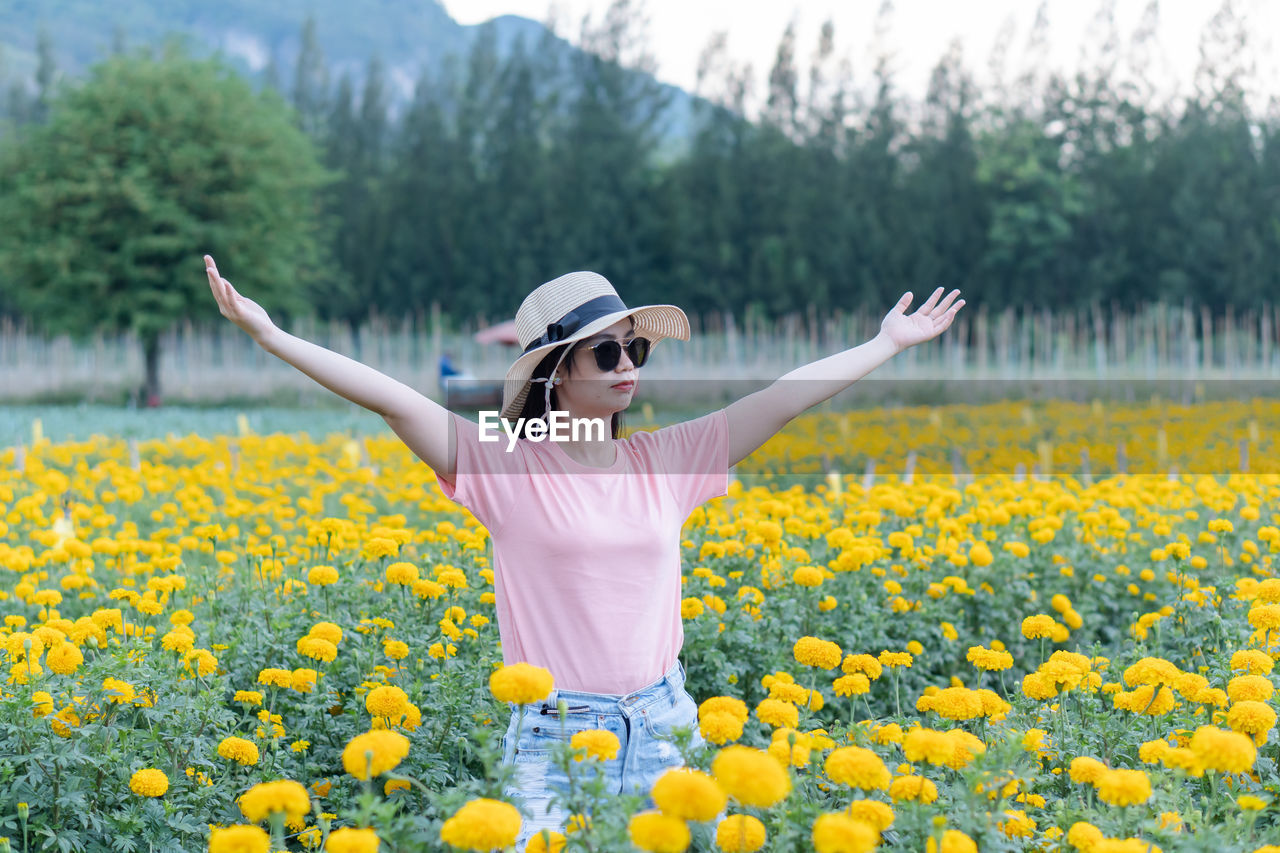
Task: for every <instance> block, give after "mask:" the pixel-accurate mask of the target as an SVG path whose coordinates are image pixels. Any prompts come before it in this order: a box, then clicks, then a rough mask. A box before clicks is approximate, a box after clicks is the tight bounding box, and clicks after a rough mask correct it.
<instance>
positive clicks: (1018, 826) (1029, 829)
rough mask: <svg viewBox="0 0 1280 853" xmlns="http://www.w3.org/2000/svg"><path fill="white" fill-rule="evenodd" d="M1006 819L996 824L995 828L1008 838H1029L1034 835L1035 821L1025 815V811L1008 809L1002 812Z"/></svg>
mask: <svg viewBox="0 0 1280 853" xmlns="http://www.w3.org/2000/svg"><path fill="white" fill-rule="evenodd" d="M1004 816H1005V818H1006V820H1002V821H1000V822H999V823H997V824H996V826H997V828H999V830H1000V831H1001V832H1003V833H1004V834H1005V835H1007V836H1008V837H1010V838H1030V837H1031V836H1033V835H1035V832H1036V822H1035V821H1034V820H1032V819H1031V818H1029V817H1027V813H1026V812H1024V811H1021V810H1018V809H1009V810H1006V811H1005V813H1004Z"/></svg>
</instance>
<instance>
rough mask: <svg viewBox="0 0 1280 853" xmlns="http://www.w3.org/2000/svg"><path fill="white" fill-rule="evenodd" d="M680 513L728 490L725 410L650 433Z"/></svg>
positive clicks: (688, 511)
mask: <svg viewBox="0 0 1280 853" xmlns="http://www.w3.org/2000/svg"><path fill="white" fill-rule="evenodd" d="M651 436H652V438H651V440H652V442H653V447H654V451H655V456H656V457H657V460H658V464H659V465H660V466H661V468H662V470H663V471H664V472H665V473H666V475H667V483H668V484H669V486H670V488H671V492H672V494H673V495H674V496H675V500H676V506H677V507H678V508H679V509H680V513H681V515H682V516H687V515H688V514H689V513H691V512H693V510H694V509H696V508H697V507H698V506H699V505H700V504H702V503H704V502H706V501H709V500H711V499H712V498H719V497H723V496H724V495H726V494H728V493H729V416H728V414H726V413H725V410H724V409H719V410H718V411H714V412H712V413H711V414H709V415H703V416H702V417H700V418H695V419H693V420H691V421H684V422H683V423H678V424H672V425H671V426H668V427H663V428H662V429H659V430H656V431H654V432H653V433H652V434H651Z"/></svg>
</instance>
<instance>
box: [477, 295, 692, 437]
mask: <svg viewBox="0 0 1280 853" xmlns="http://www.w3.org/2000/svg"><path fill="white" fill-rule="evenodd" d="M625 317H630V318H631V320H632V322H633V323H634V324H635V334H636V337H644V338H648V339H649V341H650V343H657V342H658V341H659V340H661V339H662V338H677V339H679V340H682V341H687V340H689V318H688V317H687V316H685V313H684V312H683V311H681V310H680V309H679V308H677V307H676V306H674V305H642V306H641V307H639V308H628V307H627V306H626V305H625V304H624V303H623V301H622V298H621V297H619V296H618V292H617V291H616V290H614V289H613V285H612V284H610V283H609V281H608V280H607V279H606V278H605V277H604V276H602V275H600V274H599V273H594V272H571V273H568V274H566V275H562V276H560V277H559V278H556V279H552V280H551V281H548V282H547V283H546V284H542V285H540V286H539V287H538V289H537V290H535V291H533V293H530V294H529V295H528V296H526V297H525V299H524V302H522V303H520V310H519V311H517V312H516V337H517V338H518V339H519V342H520V347H521V348H522V349H523V350H524V353H523V354H522V355H521V356H520V357H519V358H517V359H516V360H515V363H514V364H512V365H511V367H510V368H509V369H508V370H507V378H506V382H505V383H504V384H503V387H502V417H504V418H514V417H517V416H519V414H520V411H521V410H522V409H523V408H524V401H525V398H526V397H527V396H528V395H529V386H530V377H531V376H532V375H533V371H534V369H535V368H536V367H537V366H538V364H539V362H541V361H542V359H543V358H545V357H546V355H547V353H548V352H550V351H551V350H552V349H554V348H555V347H557V346H561V345H562V344H570V343H573V342H574V341H580V340H582V339H583V338H589V337H591V336H592V335H594V334H596V333H597V332H600V331H603V330H604V329H607V328H609V327H610V326H612V325H613V324H614V323H616V322H618V321H619V320H621V319H623V318H625ZM566 352H567V351H566ZM561 358H562V359H563V356H561ZM556 367H557V368H558V367H559V364H557V365H556ZM552 375H553V376H554V375H555V370H553V371H552ZM533 381H535V382H536V381H539V380H533ZM546 393H547V397H548V399H550V395H551V383H547V385H546Z"/></svg>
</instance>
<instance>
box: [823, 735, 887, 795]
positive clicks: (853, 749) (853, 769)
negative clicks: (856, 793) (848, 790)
mask: <svg viewBox="0 0 1280 853" xmlns="http://www.w3.org/2000/svg"><path fill="white" fill-rule="evenodd" d="M823 771H824V772H825V773H826V774H827V778H828V779H830V780H831V781H833V782H836V783H837V784H840V785H848V786H850V787H852V788H861V789H862V790H864V791H872V790H883V789H885V788H888V787H889V783H890V782H891V781H892V776H891V775H890V774H889V768H888V767H886V766H885V764H884V761H883V760H882V759H881V758H880V756H879V755H876V753H874V752H873V751H871V750H869V749H865V748H863V747H859V746H845V747H840V748H839V749H834V750H832V751H831V754H830V755H828V756H827V759H826V761H825V762H824V763H823Z"/></svg>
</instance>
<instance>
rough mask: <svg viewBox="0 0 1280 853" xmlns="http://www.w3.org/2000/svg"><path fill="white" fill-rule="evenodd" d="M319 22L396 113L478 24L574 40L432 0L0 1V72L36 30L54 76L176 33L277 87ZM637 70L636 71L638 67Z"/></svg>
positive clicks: (18, 74) (342, 62)
mask: <svg viewBox="0 0 1280 853" xmlns="http://www.w3.org/2000/svg"><path fill="white" fill-rule="evenodd" d="M308 15H311V16H314V18H315V21H316V36H317V39H318V41H319V44H320V46H321V48H322V50H323V51H324V55H325V59H326V62H327V64H328V66H329V69H330V79H331V80H337V79H338V78H339V77H340V75H341V74H342V73H343V72H344V71H349V72H350V73H351V74H352V77H353V78H354V79H356V80H357V81H358V80H359V79H361V77H362V75H363V72H364V69H365V66H366V64H367V62H368V60H369V58H370V57H371V56H373V55H374V54H377V55H378V56H379V57H380V58H381V59H382V61H383V63H384V67H385V70H386V74H387V81H388V84H389V85H390V86H391V88H392V91H393V93H394V97H393V104H392V109H393V111H396V112H398V109H399V107H401V106H403V105H404V104H405V103H406V102H407V101H408V99H409V98H410V97H411V96H412V94H413V89H414V86H415V84H416V83H417V81H418V79H419V78H420V77H421V76H422V74H423V72H424V71H427V72H432V73H434V72H438V71H439V70H440V69H441V67H442V66H443V64H444V62H445V61H446V59H447V58H448V57H450V56H454V57H460V56H464V55H465V54H466V53H467V52H468V51H469V50H470V48H471V45H472V44H473V42H474V41H475V39H476V37H477V36H478V34H479V33H480V30H481V27H484V26H492V27H493V28H494V35H495V41H496V43H497V45H498V51H499V55H500V56H505V55H506V54H507V53H508V52H509V51H510V50H511V49H512V47H513V45H514V44H515V43H516V42H517V40H523V42H524V46H525V49H526V50H528V51H532V50H535V49H538V48H539V47H540V46H544V45H546V46H548V47H547V49H549V50H552V51H555V52H557V53H558V54H560V58H561V60H562V61H564V62H567V61H568V60H569V59H570V58H572V56H573V55H574V54H576V53H577V52H578V49H577V48H576V47H574V46H573V45H571V44H570V43H569V42H567V41H565V40H564V39H561V38H559V37H556V36H551V37H550V39H549V40H548V39H547V37H548V35H549V33H548V31H547V29H546V28H545V27H544V26H543V25H542V24H541V23H539V22H537V21H532V20H529V19H528V18H522V17H519V16H515V15H503V16H501V17H498V18H495V19H493V20H492V21H489V22H487V24H479V25H473V26H464V25H462V24H459V23H458V22H457V21H455V20H454V19H453V18H452V17H450V15H449V13H448V12H447V11H446V10H445V8H444V7H443V6H441V5H440V3H438V2H436V0H271V2H269V3H263V2H261V0H219V2H212V0H110V2H102V0H0V80H4V79H8V80H12V79H15V78H17V79H21V80H24V81H32V80H34V77H35V71H36V67H37V63H38V59H37V50H38V48H37V34H38V33H39V32H40V31H41V30H42V29H43V30H45V31H47V32H48V34H49V36H50V38H51V42H52V48H53V56H54V59H55V61H56V65H57V69H58V72H59V75H60V76H63V77H66V76H70V77H78V76H80V75H81V74H83V73H84V71H85V70H86V69H87V68H89V67H90V66H91V65H93V64H94V63H96V62H98V61H100V60H102V59H104V58H106V57H107V56H108V55H110V54H111V53H112V52H113V50H114V49H116V48H117V47H118V46H123V47H125V48H127V49H132V48H135V47H137V46H139V45H158V44H160V43H161V42H162V41H163V40H164V39H165V37H166V36H169V35H171V34H178V35H180V36H182V37H183V38H184V40H185V41H186V43H187V45H188V48H189V50H190V52H191V53H192V54H194V55H196V56H205V55H209V54H213V53H215V52H220V53H221V54H222V55H223V56H224V57H225V58H226V59H227V60H228V62H229V64H231V65H232V66H233V67H236V68H237V69H239V70H240V71H241V72H242V73H244V74H245V75H246V76H248V77H250V78H253V79H255V80H261V79H262V77H263V75H264V74H266V73H268V70H269V67H270V66H272V65H273V64H274V68H275V70H276V73H277V75H278V77H277V79H278V80H279V81H280V83H281V85H282V88H284V89H285V90H287V89H288V88H289V85H290V83H291V82H292V76H293V69H294V63H295V62H296V60H297V56H298V50H299V47H300V34H301V30H302V24H303V22H304V20H305V19H306V18H307V16H308ZM637 73H638V72H637ZM664 89H666V90H667V91H668V93H669V95H670V96H671V99H670V106H669V108H668V110H667V115H666V116H665V117H664V119H665V124H666V133H665V136H666V138H667V139H668V140H670V139H679V138H683V137H684V136H685V135H686V134H687V131H688V128H689V126H690V121H691V120H690V116H691V113H692V107H693V101H694V99H693V98H692V96H690V95H689V94H688V93H686V92H684V91H683V90H682V89H679V88H677V87H674V86H668V85H664Z"/></svg>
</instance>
